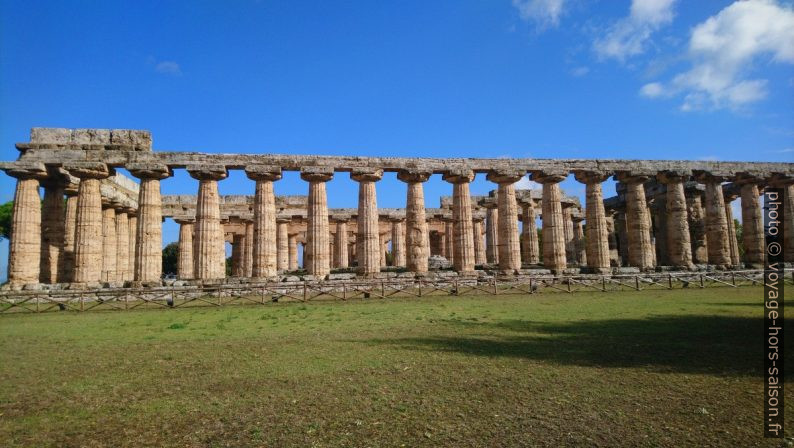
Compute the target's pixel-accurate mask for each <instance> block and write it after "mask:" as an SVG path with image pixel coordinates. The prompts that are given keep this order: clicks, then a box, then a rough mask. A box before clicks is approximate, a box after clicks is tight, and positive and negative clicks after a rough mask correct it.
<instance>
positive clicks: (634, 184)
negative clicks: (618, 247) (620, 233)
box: [620, 176, 653, 270]
mask: <svg viewBox="0 0 794 448" xmlns="http://www.w3.org/2000/svg"><path fill="white" fill-rule="evenodd" d="M620 180H621V182H624V183H625V184H626V228H627V232H626V233H627V236H628V244H629V247H628V252H629V265H630V266H634V267H637V268H640V269H644V270H647V269H651V268H653V246H652V245H651V229H650V223H651V220H650V215H649V212H648V204H647V202H646V201H645V186H644V185H643V182H645V181H646V180H647V177H645V176H621V177H620Z"/></svg>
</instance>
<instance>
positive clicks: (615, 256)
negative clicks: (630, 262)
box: [588, 215, 621, 267]
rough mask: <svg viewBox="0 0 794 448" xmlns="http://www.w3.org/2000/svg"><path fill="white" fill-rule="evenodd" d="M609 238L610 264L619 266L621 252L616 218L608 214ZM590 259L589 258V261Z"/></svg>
mask: <svg viewBox="0 0 794 448" xmlns="http://www.w3.org/2000/svg"><path fill="white" fill-rule="evenodd" d="M606 224H607V239H608V241H609V265H610V266H614V267H618V266H620V265H621V260H620V253H619V252H618V235H617V232H616V231H615V218H614V216H612V215H607V217H606ZM589 260H590V259H589V258H588V263H589V262H590V261H589Z"/></svg>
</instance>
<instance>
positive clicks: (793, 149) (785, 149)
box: [767, 148, 794, 154]
mask: <svg viewBox="0 0 794 448" xmlns="http://www.w3.org/2000/svg"><path fill="white" fill-rule="evenodd" d="M767 152H771V153H775V154H787V153H790V152H794V148H783V149H777V150H774V151H767Z"/></svg>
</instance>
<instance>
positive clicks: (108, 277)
mask: <svg viewBox="0 0 794 448" xmlns="http://www.w3.org/2000/svg"><path fill="white" fill-rule="evenodd" d="M117 251H118V245H117V244H116V210H115V209H114V208H113V207H111V206H109V207H106V208H104V209H103V210H102V281H103V282H115V281H116V277H117V272H116V259H117V254H116V253H117Z"/></svg>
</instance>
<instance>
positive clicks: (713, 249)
mask: <svg viewBox="0 0 794 448" xmlns="http://www.w3.org/2000/svg"><path fill="white" fill-rule="evenodd" d="M698 180H699V181H700V182H703V183H704V184H705V186H706V238H707V241H708V257H709V264H713V265H716V266H730V265H731V264H732V260H731V249H730V240H729V237H728V222H727V218H726V214H725V200H724V198H723V196H722V185H721V179H719V178H714V177H712V176H701V177H700V178H699V179H698Z"/></svg>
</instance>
